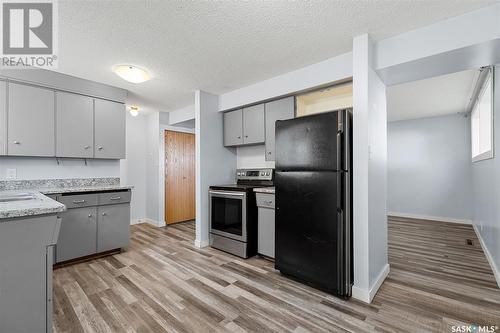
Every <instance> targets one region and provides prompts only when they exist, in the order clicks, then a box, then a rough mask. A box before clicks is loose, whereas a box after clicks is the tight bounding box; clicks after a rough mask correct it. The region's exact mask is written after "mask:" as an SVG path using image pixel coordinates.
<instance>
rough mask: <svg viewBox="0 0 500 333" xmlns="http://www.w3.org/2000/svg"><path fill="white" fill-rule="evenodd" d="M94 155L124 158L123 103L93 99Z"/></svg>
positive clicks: (96, 156) (97, 156)
mask: <svg viewBox="0 0 500 333" xmlns="http://www.w3.org/2000/svg"><path fill="white" fill-rule="evenodd" d="M94 103H95V104H94V123H95V127H94V157H95V158H109V159H120V158H125V112H126V110H125V105H123V104H121V103H116V102H111V101H106V100H102V99H95V100H94Z"/></svg>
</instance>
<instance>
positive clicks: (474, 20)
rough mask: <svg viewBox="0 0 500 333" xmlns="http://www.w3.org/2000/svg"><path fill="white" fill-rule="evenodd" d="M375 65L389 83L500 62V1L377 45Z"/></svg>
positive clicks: (382, 41)
mask: <svg viewBox="0 0 500 333" xmlns="http://www.w3.org/2000/svg"><path fill="white" fill-rule="evenodd" d="M374 53H375V54H374V68H375V69H376V70H377V72H378V74H379V76H380V77H381V78H382V79H383V81H384V82H385V83H386V85H393V84H398V83H403V82H409V81H415V80H419V79H424V78H429V77H434V76H439V75H443V74H449V73H456V72H459V71H463V70H467V69H472V68H479V67H480V66H486V65H491V64H495V63H498V62H500V4H495V5H492V6H487V7H484V8H481V9H478V10H475V11H472V12H469V13H465V14H463V15H459V16H456V17H452V18H450V19H447V20H444V21H441V22H437V23H435V24H431V25H428V26H425V27H422V28H418V29H415V30H412V31H409V32H406V33H403V34H399V35H397V36H394V37H391V38H387V39H384V40H381V41H379V42H377V43H376V44H375V49H374Z"/></svg>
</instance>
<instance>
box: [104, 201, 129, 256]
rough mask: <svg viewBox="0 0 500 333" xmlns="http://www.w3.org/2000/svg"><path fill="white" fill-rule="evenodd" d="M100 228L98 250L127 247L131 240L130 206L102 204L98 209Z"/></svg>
mask: <svg viewBox="0 0 500 333" xmlns="http://www.w3.org/2000/svg"><path fill="white" fill-rule="evenodd" d="M97 213H98V216H99V227H98V228H99V230H98V233H97V252H104V251H109V250H113V249H117V248H120V247H125V246H127V245H128V244H129V241H130V228H129V225H130V206H129V204H118V205H108V206H101V207H99V208H98V209H97Z"/></svg>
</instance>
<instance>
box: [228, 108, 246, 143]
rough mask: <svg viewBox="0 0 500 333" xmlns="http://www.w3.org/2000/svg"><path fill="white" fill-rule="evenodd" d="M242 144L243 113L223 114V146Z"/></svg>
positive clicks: (238, 111) (240, 111) (237, 111)
mask: <svg viewBox="0 0 500 333" xmlns="http://www.w3.org/2000/svg"><path fill="white" fill-rule="evenodd" d="M242 144H243V111H242V110H241V109H240V110H236V111H231V112H226V113H224V146H238V145H242Z"/></svg>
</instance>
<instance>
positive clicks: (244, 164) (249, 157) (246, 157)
mask: <svg viewBox="0 0 500 333" xmlns="http://www.w3.org/2000/svg"><path fill="white" fill-rule="evenodd" d="M236 152H237V163H236V164H237V167H238V169H253V168H274V161H266V146H265V145H256V146H245V147H238V148H236Z"/></svg>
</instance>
